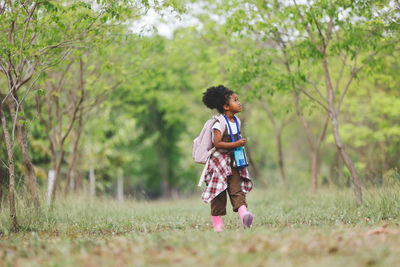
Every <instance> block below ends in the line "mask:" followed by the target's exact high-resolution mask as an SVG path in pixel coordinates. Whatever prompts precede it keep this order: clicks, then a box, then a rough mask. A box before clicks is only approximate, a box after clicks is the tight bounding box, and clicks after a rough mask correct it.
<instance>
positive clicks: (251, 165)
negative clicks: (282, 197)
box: [246, 145, 267, 187]
mask: <svg viewBox="0 0 400 267" xmlns="http://www.w3.org/2000/svg"><path fill="white" fill-rule="evenodd" d="M252 151H253V150H252V149H251V148H250V146H249V145H247V146H246V154H247V158H248V160H249V168H250V170H251V172H253V173H254V176H255V177H256V179H257V180H258V181H260V182H261V184H262V186H264V187H266V186H267V182H266V181H265V180H264V179H262V178H261V172H260V169H259V168H258V166H257V164H256V163H255V162H254V160H253V156H252V155H253V154H252Z"/></svg>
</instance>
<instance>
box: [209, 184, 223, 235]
mask: <svg viewBox="0 0 400 267" xmlns="http://www.w3.org/2000/svg"><path fill="white" fill-rule="evenodd" d="M223 215H226V190H225V191H222V192H221V193H219V194H218V196H216V197H215V198H214V199H213V200H211V221H212V224H213V228H214V231H215V232H221V231H222V228H223V226H224V223H223V222H222V219H221V216H223Z"/></svg>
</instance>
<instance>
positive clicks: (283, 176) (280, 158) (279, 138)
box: [275, 131, 287, 186]
mask: <svg viewBox="0 0 400 267" xmlns="http://www.w3.org/2000/svg"><path fill="white" fill-rule="evenodd" d="M275 137H276V143H277V146H278V164H279V171H280V173H281V179H282V182H283V184H284V185H285V186H287V180H286V174H285V167H284V164H283V152H282V133H281V132H280V131H278V132H276V133H275Z"/></svg>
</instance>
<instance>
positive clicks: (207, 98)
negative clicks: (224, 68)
mask: <svg viewBox="0 0 400 267" xmlns="http://www.w3.org/2000/svg"><path fill="white" fill-rule="evenodd" d="M233 93H234V92H233V91H232V90H230V89H228V88H226V87H225V86H223V85H218V86H213V87H210V88H208V89H207V91H205V92H204V93H203V103H204V105H206V106H207V107H208V108H210V109H214V108H216V109H217V110H218V111H219V113H224V105H227V104H228V101H229V97H230V96H231V95H232V94H233Z"/></svg>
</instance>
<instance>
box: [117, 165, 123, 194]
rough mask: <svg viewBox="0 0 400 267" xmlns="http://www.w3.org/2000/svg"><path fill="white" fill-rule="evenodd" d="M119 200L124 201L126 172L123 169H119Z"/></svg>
mask: <svg viewBox="0 0 400 267" xmlns="http://www.w3.org/2000/svg"><path fill="white" fill-rule="evenodd" d="M117 200H118V201H121V202H122V201H124V174H123V171H122V169H120V170H118V181H117Z"/></svg>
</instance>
